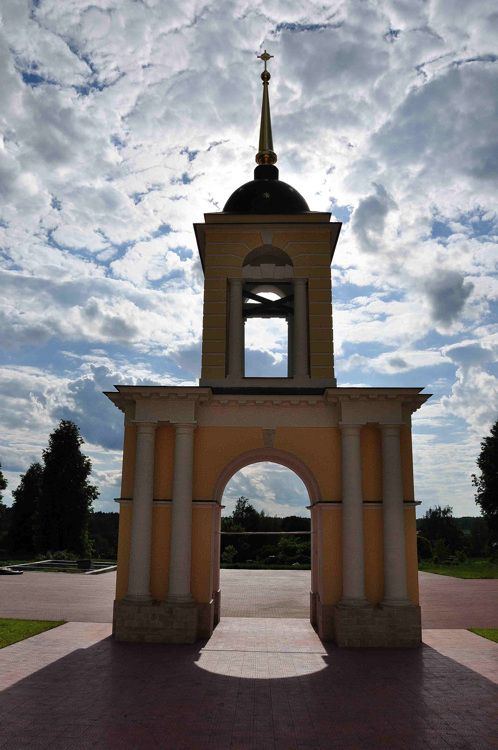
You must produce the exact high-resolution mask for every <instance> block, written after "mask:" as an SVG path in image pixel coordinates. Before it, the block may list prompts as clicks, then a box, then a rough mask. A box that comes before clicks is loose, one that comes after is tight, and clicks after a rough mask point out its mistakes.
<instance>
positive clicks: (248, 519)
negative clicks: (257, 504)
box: [232, 496, 260, 531]
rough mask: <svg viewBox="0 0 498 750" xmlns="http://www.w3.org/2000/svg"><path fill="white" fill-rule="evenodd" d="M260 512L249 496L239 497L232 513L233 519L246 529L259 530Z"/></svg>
mask: <svg viewBox="0 0 498 750" xmlns="http://www.w3.org/2000/svg"><path fill="white" fill-rule="evenodd" d="M259 518H260V517H259V513H258V511H257V510H256V508H254V507H253V506H252V505H251V503H250V502H249V500H248V499H247V497H244V496H242V497H239V499H238V500H237V502H236V503H235V509H234V511H233V513H232V521H233V523H234V524H236V525H237V526H242V528H243V529H244V531H259Z"/></svg>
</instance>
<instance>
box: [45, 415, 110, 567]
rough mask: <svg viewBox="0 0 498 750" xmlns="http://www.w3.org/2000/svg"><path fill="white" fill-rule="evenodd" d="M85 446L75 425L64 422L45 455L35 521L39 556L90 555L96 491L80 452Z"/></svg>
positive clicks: (52, 437)
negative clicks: (59, 552) (62, 552)
mask: <svg viewBox="0 0 498 750" xmlns="http://www.w3.org/2000/svg"><path fill="white" fill-rule="evenodd" d="M83 443H84V440H83V438H82V437H81V435H80V432H79V429H78V427H77V426H76V425H75V424H74V422H70V421H68V420H64V419H63V420H61V422H60V424H59V426H58V427H57V428H56V429H55V430H54V432H53V433H52V434H51V435H50V437H49V443H48V448H47V449H46V450H44V451H43V462H44V468H43V477H42V482H41V494H40V503H39V510H38V514H37V521H36V527H37V528H36V532H35V545H36V548H37V550H38V551H39V552H46V551H47V550H68V551H69V552H75V553H77V554H79V555H85V554H88V552H89V541H88V519H89V516H90V513H91V511H92V503H93V501H94V500H96V499H97V497H98V494H99V493H98V491H97V488H96V487H95V486H94V485H92V484H89V482H88V477H89V476H90V473H91V471H92V464H91V462H90V459H89V458H88V457H87V456H84V455H83V453H82V452H81V445H82V444H83Z"/></svg>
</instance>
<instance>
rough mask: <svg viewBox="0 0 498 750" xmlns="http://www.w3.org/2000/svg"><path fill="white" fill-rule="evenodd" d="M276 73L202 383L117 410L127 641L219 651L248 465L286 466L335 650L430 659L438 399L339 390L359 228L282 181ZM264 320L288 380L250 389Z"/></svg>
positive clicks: (216, 257) (234, 218)
mask: <svg viewBox="0 0 498 750" xmlns="http://www.w3.org/2000/svg"><path fill="white" fill-rule="evenodd" d="M260 58H261V60H262V61H263V62H264V64H265V69H264V71H263V72H262V74H261V78H262V81H263V103H262V111H261V130H260V140H259V150H258V153H257V155H256V162H257V166H256V168H255V170H254V179H253V180H252V181H251V182H247V183H246V184H244V185H242V187H240V188H238V189H237V190H236V191H235V192H234V193H233V194H232V195H231V196H230V198H229V199H228V201H227V202H226V204H225V206H224V209H223V211H220V212H219V213H209V214H205V217H204V219H205V220H204V223H202V224H195V225H194V227H195V233H196V238H197V243H198V247H199V253H200V257H201V261H202V266H203V269H204V274H205V293H204V321H203V330H202V372H201V378H200V383H199V385H198V386H178V385H144V384H140V385H126V384H124V385H118V386H116V390H115V391H113V392H110V393H107V394H106V395H107V396H108V398H109V399H110V400H111V401H112V402H113V403H114V404H115V405H116V406H117V407H118V408H119V409H121V410H122V412H123V414H124V443H123V471H122V482H121V496H120V497H119V498H117V499H116V502H118V503H119V506H120V521H119V548H118V564H117V582H116V600H115V604H114V631H113V632H114V636H115V638H117V639H118V640H121V641H149V642H163V643H193V642H194V641H195V640H196V639H197V638H201V637H202V638H209V637H210V636H211V634H212V632H213V629H214V628H215V627H216V625H217V623H218V622H219V621H220V617H221V618H223V606H222V585H223V576H221V574H220V540H221V534H222V533H223V532H222V531H221V510H222V507H223V506H222V500H223V493H224V491H225V487H226V485H227V483H228V482H229V481H230V479H231V477H233V476H234V475H235V474H236V473H237V472H238V471H240V470H241V469H243V468H244V467H246V466H250V465H253V464H257V463H260V462H271V463H274V464H277V465H279V466H285V467H287V468H288V469H291V470H292V471H294V472H295V474H297V476H298V477H300V479H301V480H302V482H303V484H304V486H305V487H306V490H307V493H308V497H309V505H307V506H306V507H307V508H308V509H309V510H310V515H311V536H310V542H311V556H310V561H311V571H310V599H309V604H310V609H309V613H310V623H311V624H312V625H313V626H314V627H316V628H317V630H318V634H319V636H320V638H321V639H322V640H324V641H329V640H333V641H335V643H337V644H338V645H339V646H354V647H358V646H361V647H365V646H367V647H370V646H371V647H378V646H390V647H391V646H402V647H407V646H418V645H419V644H420V637H421V620H420V607H419V603H418V568H417V528H416V517H415V508H416V505H417V502H416V501H415V495H414V486H413V461H412V448H411V414H412V413H413V412H414V411H416V410H417V409H418V408H420V407H421V406H422V404H423V403H425V401H426V400H427V399H428V398H429V396H428V395H426V394H423V393H421V390H422V389H421V388H407V387H402V388H392V387H376V388H368V387H365V386H358V387H353V386H347V387H342V388H341V387H337V384H336V379H335V374H334V352H333V336H332V294H331V276H330V265H331V261H332V258H333V255H334V250H335V247H336V244H337V239H338V237H339V232H340V228H341V224H340V223H339V222H331V221H330V214H329V213H323V212H322V213H320V212H314V211H310V209H309V207H308V204H307V203H306V201H305V200H304V198H303V197H302V196H301V195H300V194H299V193H298V192H297V191H296V190H295V189H294V188H293V187H291V186H290V185H288V184H286V183H285V182H282V181H281V180H279V173H278V169H277V167H276V161H277V155H276V153H275V151H274V150H273V139H272V130H271V120H270V101H269V95H268V87H269V81H270V73H269V72H268V70H267V69H266V63H267V62H268V60H269V59H270V55H268V53H267V52H266V51H265V52H264V53H263V54H262V55H260ZM270 293H271V294H270ZM258 317H259V318H263V319H265V320H266V319H271V318H281V319H284V320H285V321H286V323H287V327H288V368H287V374H286V376H285V377H248V376H247V373H246V367H245V345H244V328H245V325H246V322H247V321H249V320H251V319H252V318H258ZM225 572H226V573H227V574H229V571H225Z"/></svg>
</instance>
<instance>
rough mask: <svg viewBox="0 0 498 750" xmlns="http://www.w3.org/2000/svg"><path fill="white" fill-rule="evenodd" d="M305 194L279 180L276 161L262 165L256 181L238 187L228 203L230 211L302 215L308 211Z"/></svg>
mask: <svg viewBox="0 0 498 750" xmlns="http://www.w3.org/2000/svg"><path fill="white" fill-rule="evenodd" d="M309 210H310V209H309V207H308V204H307V203H306V201H305V200H304V198H303V196H302V195H301V194H300V193H298V192H297V190H294V188H293V187H291V186H290V185H288V184H287V183H286V182H281V181H280V180H279V179H278V169H277V167H275V166H274V165H273V164H260V165H259V166H257V167H256V169H255V170H254V180H251V182H246V184H245V185H242V187H239V188H238V189H237V190H236V191H235V192H234V193H232V195H231V196H230V198H229V199H228V200H227V202H226V203H225V208H224V209H223V213H225V214H227V213H229V214H301V213H307V212H309Z"/></svg>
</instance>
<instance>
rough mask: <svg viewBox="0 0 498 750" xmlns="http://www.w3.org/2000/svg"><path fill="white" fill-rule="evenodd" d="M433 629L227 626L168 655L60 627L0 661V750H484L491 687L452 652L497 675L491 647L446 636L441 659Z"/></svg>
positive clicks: (88, 628)
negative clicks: (378, 644) (391, 635)
mask: <svg viewBox="0 0 498 750" xmlns="http://www.w3.org/2000/svg"><path fill="white" fill-rule="evenodd" d="M443 632H444V631H437V632H436V635H434V631H432V635H431V633H429V638H430V637H432V638H433V642H432V646H429V645H427V646H424V647H423V648H421V649H412V650H410V649H366V650H365V649H338V648H337V647H335V646H333V645H330V644H322V643H321V642H320V641H319V639H318V638H317V636H316V634H315V632H314V630H313V629H312V628H311V626H310V625H309V624H308V623H307V622H306V621H305V620H304V619H302V618H298V619H275V618H267V619H259V618H246V619H243V618H242V619H236V618H225V619H224V620H222V622H221V623H220V625H219V626H218V628H217V629H216V631H215V633H214V634H213V637H212V638H211V639H210V640H209V641H207V642H201V643H199V644H195V645H192V646H190V645H189V646H167V645H163V644H161V645H156V644H123V643H115V642H114V641H113V640H112V638H110V637H109V633H110V626H109V625H108V624H102V623H99V624H92V623H76V622H71V623H68V624H66V625H63V626H62V627H60V628H57V629H55V630H52V631H49V632H47V633H43V634H40V635H38V636H35V637H34V638H30V639H28V640H26V641H23V642H21V643H18V644H14V645H13V646H10V647H9V648H6V649H3V650H2V651H1V652H0V687H3V688H4V690H3V693H2V700H1V702H0V748H1V750H11V749H12V750H20V749H21V748H36V749H37V750H38V749H39V750H90V749H92V750H149V748H155V749H159V748H166V749H167V750H180V749H182V750H201V749H203V750H208V749H209V750H224V748H231V750H237V749H240V750H242V748H243V749H244V750H249V749H252V748H253V749H254V750H270V749H271V750H298V749H299V750H305V748H308V749H311V748H316V749H317V750H326V749H328V748H331V749H332V748H334V749H335V748H337V749H338V748H349V749H350V750H380V749H382V748H398V749H399V750H401V749H403V750H419V749H420V750H422V748H424V749H427V748H434V749H436V748H438V749H441V748H445V749H446V750H448V748H454V750H483V749H484V748H493V747H494V748H496V747H497V745H498V712H497V705H498V685H496V684H495V683H494V682H493V681H492V680H491V679H489V678H486V677H484V676H482V675H481V674H479V673H478V672H476V671H475V669H474V668H472V669H471V668H469V666H465V665H463V664H462V663H459V661H458V658H457V657H458V656H459V654H461V653H463V652H465V654H466V656H465V658H467V660H468V659H469V658H470V656H469V655H470V653H471V652H473V654H474V662H475V664H474V666H475V665H476V664H477V663H478V661H479V659H480V656H479V654H481V656H482V653H483V652H484V651H485V652H486V656H487V659H486V661H487V662H493V663H494V664H495V667H498V646H496V645H495V646H493V644H491V646H489V645H488V642H485V641H484V640H483V639H480V638H479V637H478V636H475V635H473V634H470V633H462V632H461V631H457V632H460V639H461V640H460V642H459V643H457V642H456V641H455V642H453V645H452V646H451V649H452V652H453V653H452V654H448V653H447V651H448V649H447V648H446V646H445V647H444V648H443V647H438V646H437V643H436V641H435V640H434V639H436V640H437V638H438V637H439V638H441V636H442V633H443ZM443 641H444V638H443ZM483 644H486V645H483ZM481 652H482V653H481ZM480 662H481V666H482V665H483V664H484V660H483V659H482V658H481V659H480ZM496 674H498V669H497V671H496V672H495V676H496Z"/></svg>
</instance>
